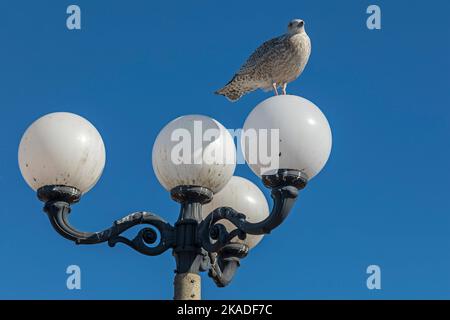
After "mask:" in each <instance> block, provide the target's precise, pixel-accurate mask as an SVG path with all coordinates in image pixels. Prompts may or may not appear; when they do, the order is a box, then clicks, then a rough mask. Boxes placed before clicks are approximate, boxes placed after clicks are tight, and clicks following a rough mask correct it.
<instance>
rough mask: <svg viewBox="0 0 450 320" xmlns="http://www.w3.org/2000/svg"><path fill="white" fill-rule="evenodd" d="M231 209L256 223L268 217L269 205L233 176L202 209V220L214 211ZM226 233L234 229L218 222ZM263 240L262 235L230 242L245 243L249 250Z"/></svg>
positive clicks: (254, 189) (259, 193)
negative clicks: (222, 208) (223, 208)
mask: <svg viewBox="0 0 450 320" xmlns="http://www.w3.org/2000/svg"><path fill="white" fill-rule="evenodd" d="M220 207H231V208H233V209H234V210H236V211H238V212H240V213H243V214H245V215H246V218H247V221H249V222H252V223H256V222H260V221H262V220H264V219H265V218H267V217H268V216H269V205H268V204H267V201H266V197H265V196H264V194H263V193H262V191H261V190H260V189H259V188H258V187H257V186H256V185H255V184H253V183H252V182H250V181H249V180H247V179H244V178H241V177H237V176H233V177H232V178H231V179H230V181H229V182H228V183H227V185H226V186H225V187H224V188H223V189H222V190H221V191H220V192H219V193H217V194H215V195H214V197H213V199H212V201H211V202H210V203H208V204H206V205H203V207H202V215H203V218H206V217H207V216H208V214H209V213H211V212H212V211H213V210H214V209H217V208H220ZM218 223H221V224H223V225H224V226H225V228H226V229H227V231H228V232H231V231H233V230H234V229H236V227H235V226H234V225H233V224H232V223H230V222H228V221H227V220H225V219H223V220H219V222H218ZM262 238H263V235H252V234H247V237H246V238H245V240H240V239H239V238H238V237H235V238H234V239H233V240H232V241H233V242H239V243H245V244H246V245H247V246H248V247H249V248H250V249H251V248H253V247H255V246H256V245H257V244H258V243H259V242H260V241H261V239H262Z"/></svg>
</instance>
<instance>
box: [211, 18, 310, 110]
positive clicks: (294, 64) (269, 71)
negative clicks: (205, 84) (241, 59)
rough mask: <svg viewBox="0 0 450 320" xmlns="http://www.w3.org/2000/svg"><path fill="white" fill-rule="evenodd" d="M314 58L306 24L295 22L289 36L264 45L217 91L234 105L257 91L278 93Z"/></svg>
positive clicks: (289, 30) (289, 29) (290, 27)
mask: <svg viewBox="0 0 450 320" xmlns="http://www.w3.org/2000/svg"><path fill="white" fill-rule="evenodd" d="M310 54H311V41H310V39H309V37H308V35H307V34H306V31H305V28H304V22H303V20H299V19H296V20H292V21H291V22H290V23H289V26H288V32H287V33H286V34H284V35H282V36H280V37H277V38H274V39H271V40H269V41H266V42H264V43H263V44H262V45H261V46H260V47H259V48H258V49H256V51H255V52H254V53H253V54H252V55H251V56H250V57H249V58H248V60H247V61H246V62H245V63H244V65H243V66H242V67H241V68H240V69H239V71H238V72H237V73H236V74H235V75H234V77H233V79H231V81H230V82H228V84H227V85H226V86H225V87H223V88H222V89H220V90H218V91H216V93H217V94H221V95H224V96H225V97H227V98H228V99H229V100H231V101H236V100H238V99H239V98H240V97H242V96H243V95H244V94H246V93H248V92H251V91H254V90H256V89H264V90H270V89H274V91H275V93H276V94H278V91H277V88H278V87H280V86H281V87H282V90H283V94H285V93H286V85H287V84H288V83H289V82H292V81H293V80H295V79H297V78H298V77H299V76H300V75H301V73H302V72H303V70H304V68H305V66H306V64H307V63H308V60H309V56H310Z"/></svg>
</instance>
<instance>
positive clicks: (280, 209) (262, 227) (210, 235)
mask: <svg viewBox="0 0 450 320" xmlns="http://www.w3.org/2000/svg"><path fill="white" fill-rule="evenodd" d="M297 196H298V189H297V188H296V187H294V186H283V187H279V188H273V189H272V199H273V201H274V204H273V207H272V211H271V213H270V214H269V216H268V217H267V218H266V219H264V220H263V221H261V222H257V223H251V222H248V221H247V220H246V217H245V214H242V213H240V212H237V211H236V210H234V209H233V208H229V207H221V208H217V209H215V210H213V211H212V212H211V213H210V214H209V215H208V216H207V217H206V218H205V219H204V220H203V221H202V223H201V224H200V228H199V231H200V234H201V239H202V242H203V247H204V248H205V249H206V250H208V251H210V252H218V251H220V250H221V249H222V248H223V246H225V245H226V244H228V243H229V242H230V240H231V239H232V238H234V237H235V236H238V237H239V238H242V239H245V236H246V234H255V235H259V234H268V233H270V232H271V231H272V230H273V229H275V228H276V227H278V226H279V225H280V224H281V223H283V221H284V220H285V219H286V218H287V216H288V215H289V213H290V211H291V209H292V207H293V205H294V204H295V201H296V199H297ZM222 219H225V220H228V221H229V222H231V223H232V224H233V225H235V226H236V229H235V230H233V231H231V232H230V233H228V232H227V231H226V229H225V228H224V227H223V225H222V224H221V223H218V222H219V221H220V220H222ZM211 240H215V241H211Z"/></svg>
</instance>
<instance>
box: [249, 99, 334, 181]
mask: <svg viewBox="0 0 450 320" xmlns="http://www.w3.org/2000/svg"><path fill="white" fill-rule="evenodd" d="M331 144H332V137H331V129H330V126H329V124H328V121H327V119H326V118H325V116H324V115H323V113H322V112H321V111H320V109H319V108H318V107H316V106H315V105H314V104H313V103H312V102H311V101H308V100H306V99H304V98H302V97H298V96H293V95H280V96H274V97H271V98H269V99H266V100H264V101H263V102H261V103H260V104H258V105H257V106H256V107H255V108H254V109H253V110H252V111H251V113H250V114H249V116H248V117H247V119H246V120H245V123H244V128H243V132H242V135H241V147H242V150H243V153H244V157H245V160H246V162H247V164H248V165H249V166H250V168H251V169H252V171H253V172H254V173H255V174H256V175H258V176H261V175H264V174H271V173H273V172H275V171H276V170H277V169H294V170H299V171H301V172H303V173H304V174H305V175H306V176H307V178H308V179H312V178H313V177H314V176H316V175H317V174H318V173H319V172H320V171H321V170H322V168H323V167H324V165H325V163H326V162H327V160H328V157H329V156H330V152H331Z"/></svg>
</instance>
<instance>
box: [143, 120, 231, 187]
mask: <svg viewBox="0 0 450 320" xmlns="http://www.w3.org/2000/svg"><path fill="white" fill-rule="evenodd" d="M152 164H153V170H154V171H155V174H156V177H157V178H158V180H159V182H160V183H161V185H162V186H163V187H164V188H165V189H166V190H168V191H170V190H171V189H173V188H175V187H177V186H182V185H191V186H201V187H206V188H208V189H210V190H211V191H212V192H214V193H215V192H218V191H220V190H221V189H222V188H223V187H224V186H225V185H226V184H227V182H228V181H229V180H230V178H231V177H232V176H233V173H234V169H235V167H236V148H235V145H234V142H233V138H232V136H231V134H230V133H229V132H228V130H227V129H226V128H225V127H224V126H223V125H221V124H220V123H219V122H217V121H216V120H214V119H212V118H209V117H207V116H202V115H187V116H182V117H179V118H177V119H175V120H173V121H171V122H170V123H168V124H167V125H166V126H165V127H164V128H163V129H162V130H161V132H160V133H159V134H158V137H157V138H156V141H155V144H154V145H153V150H152Z"/></svg>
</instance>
